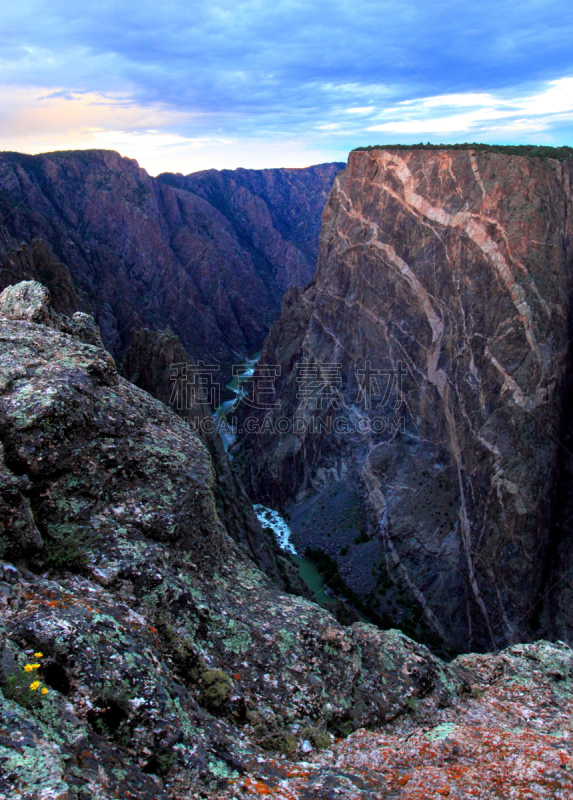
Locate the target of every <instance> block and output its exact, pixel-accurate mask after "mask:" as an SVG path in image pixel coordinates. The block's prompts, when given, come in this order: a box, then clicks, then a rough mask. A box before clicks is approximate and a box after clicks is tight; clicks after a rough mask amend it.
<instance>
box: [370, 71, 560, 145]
mask: <svg viewBox="0 0 573 800" xmlns="http://www.w3.org/2000/svg"><path fill="white" fill-rule="evenodd" d="M459 109H463V110H462V111H460V110H459ZM466 109H471V110H466ZM452 112H454V113H452ZM378 116H379V117H380V118H382V119H385V120H386V121H385V122H383V123H380V124H374V125H369V126H368V127H367V130H368V131H377V132H378V131H380V132H384V133H394V134H408V135H410V134H434V133H442V134H448V135H449V134H454V133H455V134H457V133H459V134H466V133H471V134H472V135H477V134H482V133H483V134H486V135H488V136H489V135H490V134H491V133H493V132H496V131H497V132H506V133H511V132H520V133H521V132H526V131H529V132H539V131H547V130H551V129H552V128H553V127H555V126H556V125H557V124H563V123H564V122H572V123H573V77H566V78H560V79H559V80H555V81H550V82H549V83H548V84H547V85H546V86H545V87H544V88H542V89H541V90H539V91H537V92H535V93H524V94H522V95H521V96H519V95H518V96H515V91H514V93H513V95H511V96H510V95H508V94H507V93H505V95H502V94H500V95H494V94H490V93H486V92H482V93H470V92H468V93H462V94H450V95H439V96H436V97H426V98H420V99H419V100H409V101H406V102H404V103H403V104H402V105H401V106H399V107H397V108H393V109H386V110H385V111H382V112H381V113H380V114H379V115H378Z"/></svg>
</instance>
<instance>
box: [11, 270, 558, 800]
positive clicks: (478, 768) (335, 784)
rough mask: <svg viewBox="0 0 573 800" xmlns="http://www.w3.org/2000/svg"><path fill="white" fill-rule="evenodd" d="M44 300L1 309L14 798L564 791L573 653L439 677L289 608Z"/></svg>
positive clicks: (201, 466)
mask: <svg viewBox="0 0 573 800" xmlns="http://www.w3.org/2000/svg"><path fill="white" fill-rule="evenodd" d="M49 300H50V298H49V294H48V292H47V291H46V290H45V289H44V287H42V286H41V285H39V284H38V283H35V282H27V283H23V284H19V285H18V286H14V287H11V288H10V289H7V290H5V291H4V292H3V293H2V294H1V295H0V312H1V314H2V318H1V319H0V376H1V382H0V558H1V560H0V605H1V606H2V618H1V621H0V720H1V725H2V736H1V738H0V765H1V767H2V768H1V770H0V796H2V797H7V798H8V797H22V798H23V799H24V800H82V799H83V798H86V797H89V798H94V800H115V799H116V798H118V797H122V798H123V797H130V798H134V800H189V798H201V797H203V798H219V800H230V798H232V797H234V798H251V797H253V796H273V797H277V798H280V799H282V800H304V799H305V798H308V797H309V796H316V795H317V793H318V794H320V796H324V797H328V796H331V795H332V796H336V797H340V798H342V799H343V800H351V798H360V800H375V798H379V797H384V796H386V795H388V796H403V797H404V798H408V797H412V798H414V797H415V798H416V800H426V798H427V800H430V798H433V797H435V796H437V795H438V796H442V795H444V794H446V793H447V792H448V791H450V792H452V793H453V792H454V791H461V792H462V793H463V792H466V793H467V795H468V796H469V795H471V796H476V797H479V798H481V797H483V798H485V797H487V796H492V792H496V791H497V790H498V789H499V787H503V791H504V792H506V793H507V792H508V791H509V792H514V790H515V792H518V791H519V792H521V791H522V790H524V789H525V788H527V791H528V792H529V795H530V796H531V797H534V798H538V799H539V800H541V799H542V798H543V799H544V800H545V798H547V800H549V798H555V797H565V796H566V795H567V793H570V792H571V789H572V788H573V783H572V779H571V768H572V766H573V749H572V747H571V738H570V737H571V724H570V720H571V698H572V696H573V694H572V688H571V687H572V680H573V652H572V651H571V649H570V648H569V647H567V646H566V645H564V644H556V645H554V644H550V643H548V642H538V643H537V644H535V645H522V646H513V647H511V648H509V649H508V650H506V651H504V652H501V653H499V654H496V655H492V656H475V655H474V656H462V657H459V658H458V659H456V660H455V661H454V662H452V663H451V664H446V663H444V662H442V661H440V659H438V658H436V657H435V656H434V655H432V654H431V653H430V652H429V651H428V650H427V649H426V648H425V647H423V646H422V645H419V644H416V643H415V642H413V641H411V640H410V639H408V638H407V637H406V636H404V635H403V634H402V633H401V632H399V631H395V630H394V631H393V630H389V631H381V630H379V629H378V628H375V627H374V626H372V625H369V624H364V623H355V624H353V625H352V626H349V627H343V626H341V625H339V624H338V623H337V622H336V620H335V619H334V618H333V617H332V616H331V615H330V614H329V613H328V612H326V611H324V610H323V609H321V608H319V607H318V606H316V605H315V604H313V603H311V602H309V601H308V600H306V599H304V598H299V597H294V596H292V595H287V594H285V593H284V592H282V591H281V590H280V589H279V588H278V587H277V585H276V580H274V579H272V578H269V577H268V576H267V575H265V574H264V573H263V572H261V571H260V570H259V569H258V568H257V567H256V566H255V564H254V563H253V561H252V560H251V558H250V557H249V555H248V554H247V551H246V550H245V548H244V547H242V546H239V545H237V544H236V542H234V541H233V539H232V538H231V536H229V534H228V532H227V529H226V521H225V519H223V518H221V517H220V516H219V512H218V510H217V508H218V504H217V500H216V495H215V491H214V488H215V486H214V484H215V474H214V470H213V465H212V462H211V459H210V457H209V453H208V450H207V448H206V447H205V446H204V445H203V444H202V443H201V441H200V440H199V438H198V437H197V436H196V434H195V433H193V431H192V430H191V429H190V427H189V425H188V423H187V421H186V420H184V419H182V418H181V417H179V416H177V415H176V414H175V413H173V411H171V410H170V409H169V408H167V407H166V406H165V405H164V404H162V403H161V402H159V401H158V400H155V399H153V398H152V397H151V396H150V395H149V394H148V393H147V392H144V391H143V390H141V389H139V388H138V387H136V386H134V385H133V384H131V383H129V382H128V381H126V380H125V379H123V378H122V377H120V376H119V375H118V373H117V369H116V366H115V364H114V361H113V359H112V358H111V356H110V355H109V354H108V353H107V352H106V351H105V350H103V349H102V348H101V347H99V346H97V344H89V343H86V342H85V341H82V340H81V339H80V338H78V335H79V336H83V331H85V330H86V329H88V330H89V329H90V325H89V324H88V322H87V321H86V320H84V321H83V322H84V323H85V324H84V325H83V326H82V327H81V329H80V330H79V331H78V330H76V329H74V325H73V324H72V321H68V322H67V323H66V320H65V319H64V318H63V316H62V315H57V314H56V313H55V312H53V311H52V310H51V307H50V302H49ZM66 324H67V327H68V329H67V331H64V327H65V326H66ZM92 325H93V321H92ZM148 337H149V334H148V333H147V332H145V333H141V334H140V335H139V336H138V337H137V341H136V342H135V343H134V347H135V348H146V349H147V351H148V352H152V351H153V341H154V338H153V337H151V339H150V340H149V341H148V340H147V338H148ZM160 345H161V346H160V347H159V350H158V351H157V352H158V354H159V358H160V357H161V355H160V354H161V353H165V352H166V350H167V349H168V347H167V345H168V342H167V343H166V342H163V343H160ZM156 346H157V342H156ZM173 347H174V348H175V347H180V344H177V343H176V344H173ZM131 357H132V359H135V354H134V353H133V352H132V354H131ZM131 363H132V364H134V363H135V361H134V360H132V361H131ZM154 372H155V375H156V378H155V379H154V380H155V381H156V380H157V377H158V376H160V374H161V370H160V369H158V365H157V364H156V365H155V370H153V369H152V370H151V374H153V373H154ZM142 374H143V373H142V372H140V378H141V377H142ZM353 731H355V732H354V733H353ZM349 734H350V735H349ZM346 737H348V738H346ZM508 756H509V757H508ZM514 757H515V758H514ZM436 793H437V795H436Z"/></svg>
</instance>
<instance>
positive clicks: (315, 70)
mask: <svg viewBox="0 0 573 800" xmlns="http://www.w3.org/2000/svg"><path fill="white" fill-rule="evenodd" d="M4 6H6V4H4ZM78 11H79V12H80V14H81V15H79V16H78ZM0 23H1V28H0V29H1V31H2V35H1V36H0V76H1V77H0V149H2V150H18V151H22V152H31V153H35V152H43V151H47V150H56V149H72V148H76V147H84V148H85V147H105V148H109V149H115V150H119V151H120V152H121V153H122V155H126V156H131V157H133V158H137V159H138V161H139V162H140V164H141V165H142V166H144V167H145V168H146V169H147V170H148V171H149V172H151V173H152V174H157V173H158V172H161V171H166V170H169V171H174V172H183V173H187V172H191V171H194V170H198V169H205V168H210V167H215V168H234V167H239V166H243V167H275V166H276V167H285V166H294V167H304V166H307V165H309V164H313V163H318V162H321V161H332V160H345V159H346V157H347V154H348V151H349V150H351V149H352V148H353V147H357V146H359V145H364V144H378V143H381V144H383V143H392V142H404V143H409V142H419V141H430V142H460V141H483V142H489V143H495V142H498V143H504V144H505V143H537V144H553V145H560V144H569V145H573V46H572V44H573V5H572V4H571V3H570V2H564V1H563V0H554V1H553V2H552V1H551V0H549V2H548V1H547V0H535V2H528V0H525V2H519V3H518V2H503V0H501V1H500V0H497V1H496V2H491V0H486V1H485V2H481V3H480V4H478V3H476V2H472V3H470V2H467V0H451V2H447V1H446V2H437V1H435V0H429V2H419V1H418V0H416V1H413V0H402V2H396V1H395V0H394V1H393V2H371V1H370V0H354V2H352V3H350V2H346V1H345V0H344V1H343V0H330V2H322V0H316V1H313V0H311V1H309V2H308V1H307V2H293V0H279V2H275V3H269V2H262V0H227V2H225V0H223V2H217V0H215V2H212V1H211V2H203V0H198V1H197V2H193V0H192V2H191V3H189V2H173V0H165V2H163V3H158V2H157V0H154V1H153V2H149V0H138V2H135V0H126V1H125V2H121V3H117V2H114V3H112V2H110V1H109V0H99V2H97V3H96V2H91V0H87V1H86V2H83V3H81V4H78V3H77V0H76V1H75V2H72V1H71V0H52V2H50V3H47V2H40V1H39V0H20V2H18V3H12V4H11V7H10V8H8V9H6V8H4V9H3V10H2V11H1V12H0Z"/></svg>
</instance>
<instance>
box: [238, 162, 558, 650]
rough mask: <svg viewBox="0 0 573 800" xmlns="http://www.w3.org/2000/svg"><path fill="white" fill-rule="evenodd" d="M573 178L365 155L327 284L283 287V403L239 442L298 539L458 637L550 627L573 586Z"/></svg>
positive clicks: (394, 610)
mask: <svg viewBox="0 0 573 800" xmlns="http://www.w3.org/2000/svg"><path fill="white" fill-rule="evenodd" d="M571 175H572V163H571V160H569V161H567V160H565V161H561V162H560V161H558V160H554V159H550V158H535V157H522V156H513V155H504V154H499V153H493V152H481V151H480V150H479V149H476V150H471V149H470V150H465V151H464V150H447V149H443V150H438V151H436V150H432V151H426V150H423V149H416V150H410V151H408V150H384V149H374V150H370V151H355V152H353V153H351V156H350V159H349V162H348V166H347V168H346V170H345V171H344V172H342V173H340V174H339V176H338V177H337V178H336V180H335V183H334V186H333V188H332V191H331V194H330V196H329V199H328V202H327V206H326V209H325V211H324V215H323V228H322V233H321V241H320V250H319V259H318V267H317V275H316V279H315V281H314V282H313V283H312V284H311V285H310V286H309V287H308V288H307V289H305V290H304V291H301V290H299V289H291V290H290V291H289V293H287V295H286V297H285V299H284V303H283V309H282V314H281V317H280V319H279V321H278V322H277V323H276V325H275V326H273V328H272V330H271V333H270V335H269V337H268V339H267V341H266V344H265V347H264V351H263V356H262V358H261V362H260V363H261V364H266V365H278V366H280V369H281V374H280V377H278V378H277V381H276V394H275V396H274V399H275V401H277V402H278V403H279V407H278V408H276V409H273V410H261V411H253V412H252V415H253V416H254V417H255V420H256V421H257V424H258V425H259V429H260V430H262V431H263V432H262V433H254V434H251V435H249V436H247V437H246V439H245V440H244V446H243V449H242V452H241V453H239V454H238V456H237V460H238V462H239V463H242V464H243V468H244V478H245V480H246V482H247V486H248V488H249V489H250V492H251V494H252V496H253V497H254V498H256V499H258V500H261V501H266V502H267V503H268V504H271V505H273V506H274V507H285V506H288V507H289V511H290V513H291V516H293V519H294V520H295V523H296V526H295V527H296V529H297V536H298V538H297V539H296V540H295V541H297V542H298V544H299V546H301V547H304V545H310V546H311V547H312V548H313V549H317V548H318V549H322V550H324V551H325V552H326V553H327V554H328V555H330V557H331V558H333V559H335V560H336V561H337V562H338V565H339V568H340V571H341V573H342V574H343V576H344V578H345V579H346V581H347V582H348V583H349V584H350V586H351V587H352V588H354V589H356V590H357V591H359V592H361V593H362V594H363V595H367V596H368V597H369V599H370V601H371V605H372V608H373V609H375V610H376V612H377V613H378V614H381V615H384V618H385V619H391V620H393V621H394V623H397V624H401V623H403V622H408V621H409V622H410V623H412V625H413V624H414V622H413V621H412V620H414V619H415V620H419V619H420V614H421V613H422V612H423V615H424V619H425V623H426V624H427V625H428V626H429V627H430V628H431V629H432V630H433V631H434V633H436V634H437V635H438V636H439V637H440V638H441V639H442V641H443V642H444V643H446V645H447V646H448V647H450V648H452V649H454V650H458V651H468V650H471V649H492V648H493V649H495V648H498V647H500V646H503V645H506V644H508V643H513V642H516V641H520V640H527V639H530V638H531V637H535V636H538V635H539V634H540V633H541V632H542V631H543V630H544V629H545V630H546V631H547V632H548V633H549V634H550V635H555V631H556V628H555V627H552V628H551V627H550V623H549V620H548V617H547V614H546V613H545V612H544V611H543V608H542V607H540V604H539V602H538V601H540V600H542V599H543V598H544V597H545V596H546V595H547V594H548V590H549V589H550V588H551V587H552V586H553V584H555V583H558V582H559V583H560V584H561V589H566V587H567V581H565V580H561V575H562V574H564V573H560V572H559V571H558V570H559V562H561V563H562V564H564V563H566V562H567V563H568V564H570V556H569V555H568V554H569V553H570V531H571V527H570V525H571V520H570V517H569V522H568V525H569V527H568V528H567V527H565V529H564V530H562V531H561V533H559V535H557V533H556V529H555V520H556V516H557V515H558V512H559V510H560V508H561V507H562V504H563V503H562V501H563V498H562V497H561V498H558V496H557V490H558V487H559V486H561V487H563V484H562V483H561V484H560V480H561V476H562V474H563V469H564V457H565V456H566V455H567V453H568V451H569V447H570V446H568V445H566V443H565V441H564V439H563V438H562V437H563V436H564V434H565V432H566V431H565V430H564V428H563V426H564V420H565V412H566V411H567V409H568V407H569V406H570V402H571V359H570V335H571V327H570V321H571V299H572V286H571V278H572V251H571V241H572V233H573V230H572V227H571V220H572V214H571V211H572V199H573V193H572V187H571ZM297 364H298V365H301V364H302V365H306V367H304V368H303V367H300V366H298V367H297ZM320 364H323V365H324V364H325V365H329V364H330V365H337V366H336V368H335V367H332V366H331V367H330V372H328V367H327V368H322V372H321V367H320V366H317V365H320ZM301 369H306V373H305V372H301ZM309 370H311V371H312V370H314V373H312V374H311V372H309ZM313 377H314V383H312V380H311V379H312V378H313ZM309 381H310V382H309ZM311 390H314V392H315V394H314V395H313V396H312V398H311V395H312V391H311ZM305 392H306V394H305ZM317 392H318V394H317ZM320 392H322V393H320ZM317 398H318V399H317ZM320 398H322V400H321V399H320ZM313 402H314V405H313ZM321 404H322V408H321V407H320V406H321ZM336 406H338V408H337V407H336ZM313 417H314V418H320V420H321V421H322V424H323V429H324V425H331V428H330V429H329V432H327V433H324V432H321V429H318V430H315V432H313V431H312V430H311V428H310V420H311V418H313ZM280 418H284V420H285V421H286V423H287V428H286V430H287V432H286V433H281V431H280V430H278V429H277V427H276V423H277V420H279V419H280ZM297 420H298V421H297ZM263 421H265V423H264V424H263ZM283 424H284V423H283ZM289 424H290V425H291V432H288V425H289ZM296 425H298V426H299V428H298V429H297V428H296V427H295V428H294V430H293V429H292V426H296ZM261 426H262V427H261ZM273 426H275V427H274V428H273ZM332 426H333V427H332ZM323 429H322V430H323ZM283 430H284V428H283ZM569 474H570V473H569ZM566 483H567V481H566ZM297 515H298V516H297ZM349 519H350V522H348V520H349ZM357 520H359V521H360V525H362V526H363V533H362V535H360V536H358V537H356V534H357V532H358V531H357V522H356V521H357ZM355 537H356V540H355ZM557 542H559V544H558V543H557ZM341 551H342V552H341ZM557 551H559V553H560V554H559V555H558V556H556V552H557ZM556 592H557V594H559V592H560V589H557V590H556ZM552 603H553V604H554V603H555V593H553V598H552ZM568 605H569V604H568V603H567V601H566V600H565V599H564V600H563V602H562V603H561V612H562V613H561V616H560V628H559V631H560V632H561V634H562V635H564V636H565V635H566V638H568V639H570V638H571V635H572V633H573V631H572V629H571V612H570V607H569V609H568V608H567V606H568ZM540 612H541V613H540ZM416 624H417V623H416ZM540 625H541V628H540ZM543 626H545V628H544V627H543ZM414 627H415V626H414Z"/></svg>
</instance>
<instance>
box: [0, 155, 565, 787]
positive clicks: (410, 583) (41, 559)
mask: <svg viewBox="0 0 573 800" xmlns="http://www.w3.org/2000/svg"><path fill="white" fill-rule="evenodd" d="M518 150H519V148H502V147H500V148H487V147H483V148H482V147H480V146H479V145H476V146H464V147H457V148H455V147H451V148H447V147H444V148H424V147H412V148H407V147H395V148H392V147H379V148H363V149H358V150H355V151H353V152H352V153H351V154H350V156H349V160H348V164H347V165H344V164H341V163H332V164H322V165H318V166H314V167H308V168H306V169H299V170H294V169H273V170H243V169H239V170H223V171H220V172H218V171H216V170H208V171H205V172H200V173H195V174H191V175H187V176H184V175H180V174H163V175H159V176H158V177H156V178H152V177H150V176H149V175H148V174H147V173H146V172H145V171H144V170H143V169H141V168H140V167H139V166H138V165H137V163H136V162H135V161H133V160H131V159H126V158H122V157H120V156H119V155H118V154H117V153H113V152H109V151H83V152H81V151H80V152H69V153H51V154H44V155H41V156H26V155H22V154H17V153H3V154H0V292H1V294H0V607H1V608H2V615H1V617H0V689H1V692H0V719H1V720H2V728H1V734H0V797H7V798H8V797H22V798H24V799H25V800H83V798H97V799H98V800H115V799H116V798H119V797H122V798H123V797H126V798H127V797H130V798H138V799H139V800H167V798H171V800H184V798H185V799H187V798H194V797H204V798H220V800H223V799H225V800H227V798H229V799H230V798H232V797H233V798H248V797H255V796H272V797H277V798H281V799H282V800H298V799H299V798H300V800H307V798H311V797H324V798H334V797H337V798H347V800H351V798H352V800H354V799H355V798H364V800H367V799H368V800H374V798H384V797H401V798H404V800H407V799H408V798H412V799H414V798H415V799H416V800H426V799H427V800H430V798H432V800H433V798H435V797H438V796H446V795H447V796H452V797H460V798H462V797H464V798H465V797H469V796H471V797H477V798H483V799H484V800H485V798H491V797H506V796H515V797H521V796H523V797H525V796H527V797H534V798H540V799H541V798H548V799H549V798H557V797H563V798H566V797H568V796H570V795H571V793H572V791H573V748H572V747H571V736H573V729H572V727H571V722H570V720H571V711H572V710H573V688H572V687H573V651H572V650H571V645H572V644H573V631H572V625H573V619H572V617H571V599H572V598H571V592H572V587H573V579H572V578H571V570H572V569H573V549H572V547H571V538H572V537H571V519H572V515H573V493H572V492H571V480H572V476H573V455H572V453H571V452H570V449H571V441H572V438H571V437H572V436H573V418H572V415H571V409H572V407H573V403H572V401H573V397H572V389H573V382H572V362H571V322H572V317H571V314H572V300H573V286H572V276H573V254H572V233H573V231H572V224H573V223H572V221H571V220H572V213H571V212H572V210H573V209H572V202H573V187H572V184H571V179H572V169H573V157H572V154H569V152H568V151H567V149H566V148H561V149H560V150H559V151H554V152H552V151H551V152H548V148H543V151H540V152H535V150H534V149H530V150H531V152H530V153H529V154H527V155H524V154H522V153H521V152H518ZM2 290H4V291H2ZM260 348H262V353H261V355H260V357H259V359H258V361H257V364H256V366H255V369H254V374H253V376H252V378H251V379H250V380H249V381H246V382H245V385H246V391H247V395H246V400H248V401H249V402H246V401H245V402H242V403H240V404H238V406H239V408H238V410H236V414H235V415H236V427H237V431H236V441H235V442H234V444H233V445H232V447H231V449H230V453H227V452H226V451H225V448H224V446H223V442H222V440H221V437H220V436H219V434H218V433H217V430H216V426H214V425H213V417H212V413H213V411H214V408H213V407H212V404H210V403H209V402H208V401H207V400H205V399H203V400H201V399H198V398H197V397H196V396H195V397H194V399H193V402H191V403H189V402H187V403H185V404H183V405H182V406H180V407H178V406H177V404H174V403H173V396H174V395H173V390H174V381H173V380H172V378H173V365H174V364H176V365H179V366H180V365H182V364H185V363H189V364H197V362H199V361H202V362H204V363H205V364H211V365H218V366H219V367H220V370H219V373H218V377H219V379H220V382H221V385H222V387H224V385H225V384H226V383H227V382H228V381H229V380H230V378H231V376H232V366H233V364H240V363H243V362H244V361H245V360H246V359H248V358H249V357H251V356H252V355H253V353H254V352H255V351H257V350H259V349H260ZM193 376H194V373H193V370H192V369H191V368H190V369H189V373H188V379H189V380H190V381H192V380H193ZM260 387H262V398H263V399H262V400H261V398H260V397H259V396H257V395H256V392H257V389H258V388H260ZM251 391H252V392H254V393H255V394H254V395H253V397H254V399H255V401H256V402H252V403H251V402H250V398H251V395H250V392H251ZM224 397H225V393H224V391H223V394H222V397H221V398H219V399H223V398H224ZM257 398H258V399H257ZM170 406H171V407H170ZM198 422H199V423H200V424H199V426H198V425H197V423H198ZM253 503H261V504H263V505H264V506H267V507H269V508H272V509H276V510H278V511H280V512H282V513H283V514H284V518H285V519H286V520H288V521H289V524H290V527H291V529H292V539H293V541H294V543H295V545H296V547H297V550H298V552H299V554H300V555H305V554H306V555H307V557H308V558H310V559H311V560H312V561H313V562H314V563H315V565H316V568H317V569H318V570H319V571H320V572H321V574H322V579H323V581H324V586H323V588H322V589H321V596H322V597H323V599H324V602H322V601H321V604H317V603H316V602H314V600H315V599H316V595H315V593H314V592H313V589H312V587H310V586H309V585H307V583H305V580H304V579H303V578H304V575H303V574H302V573H299V565H298V562H295V561H294V560H293V558H292V557H291V555H290V554H289V553H288V552H286V551H285V550H283V549H281V548H280V547H279V544H278V543H277V541H276V540H275V538H274V537H273V535H272V530H271V529H270V528H269V527H267V526H264V525H261V522H260V520H259V519H258V518H257V514H256V513H255V510H254V508H253ZM263 518H264V516H263ZM323 589H324V591H326V592H327V594H326V595H325V594H324V591H323ZM32 679H36V680H35V681H33V680H32ZM34 687H35V688H34ZM508 792H509V794H508Z"/></svg>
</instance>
